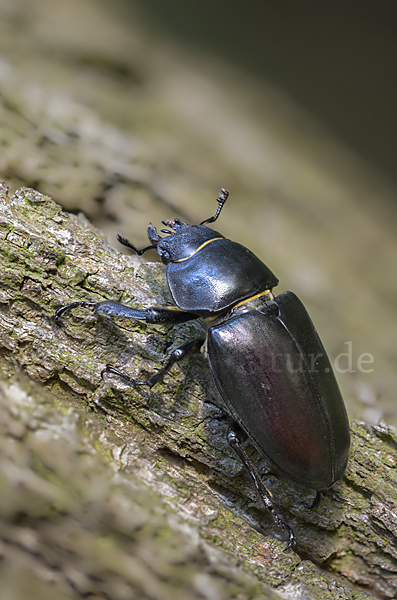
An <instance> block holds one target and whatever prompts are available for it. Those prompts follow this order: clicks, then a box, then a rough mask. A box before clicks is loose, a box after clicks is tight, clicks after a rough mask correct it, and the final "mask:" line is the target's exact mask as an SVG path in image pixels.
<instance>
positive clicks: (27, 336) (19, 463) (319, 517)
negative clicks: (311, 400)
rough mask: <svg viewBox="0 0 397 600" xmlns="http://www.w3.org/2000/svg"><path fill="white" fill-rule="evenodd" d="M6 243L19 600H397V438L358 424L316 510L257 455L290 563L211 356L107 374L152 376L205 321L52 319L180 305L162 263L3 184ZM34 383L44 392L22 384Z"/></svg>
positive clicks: (8, 398) (10, 568) (6, 453)
mask: <svg viewBox="0 0 397 600" xmlns="http://www.w3.org/2000/svg"><path fill="white" fill-rule="evenodd" d="M0 244H1V253H0V263H1V266H0V268H1V278H0V344H1V366H2V369H3V372H4V376H3V381H2V383H1V401H0V418H1V425H0V426H1V438H0V443H1V448H2V450H1V459H0V460H1V466H0V478H1V487H2V490H3V492H2V498H1V501H0V511H1V521H0V541H1V547H0V553H1V556H2V562H0V566H1V565H2V567H1V568H2V569H3V573H2V581H3V584H2V585H11V586H14V588H15V589H17V590H18V593H19V595H17V596H16V597H17V598H20V597H21V598H22V597H23V595H21V592H20V590H21V589H22V587H23V586H24V585H26V586H27V587H28V588H29V589H31V590H33V591H32V593H31V596H30V597H32V598H34V597H35V596H34V594H36V595H37V597H39V596H40V597H41V598H43V597H44V598H45V597H46V595H45V594H51V595H50V596H48V597H51V598H58V597H59V598H63V597H93V598H111V599H112V600H113V599H115V600H118V599H119V598H120V599H121V600H123V599H124V598H130V597H137V598H138V597H139V598H156V599H157V598H159V599H161V600H164V599H165V600H166V599H167V598H211V599H212V598H214V599H218V598H219V599H223V598H225V599H226V598H273V597H274V598H277V597H283V598H301V597H305V598H306V597H308V598H346V599H347V598H349V599H350V598H355V599H358V598H365V597H367V596H368V594H367V592H365V591H359V589H361V590H364V589H366V590H369V591H370V592H371V593H372V594H376V595H377V596H379V597H384V598H394V597H396V595H397V560H396V559H397V550H396V540H397V516H396V514H397V486H396V483H397V474H396V467H397V436H396V433H395V431H394V430H393V429H391V428H389V427H387V426H386V425H378V426H367V425H365V424H363V423H360V424H354V425H353V426H352V435H353V444H352V451H351V458H350V461H349V465H348V469H347V471H346V475H345V477H344V479H343V481H341V482H340V483H338V484H337V485H336V486H335V488H334V489H333V490H332V491H330V492H329V493H327V494H326V495H325V497H324V498H323V501H322V503H321V504H320V506H319V507H318V508H316V509H314V510H313V511H308V510H306V509H305V508H304V507H303V505H302V502H303V501H304V500H308V498H310V497H311V492H310V491H309V490H302V489H298V488H297V487H295V486H293V485H291V484H288V483H286V482H285V481H280V480H278V479H277V477H275V476H273V475H272V474H271V473H269V472H268V471H267V467H266V465H265V464H262V465H261V463H260V459H259V458H258V457H256V456H255V452H254V450H253V449H252V448H250V452H251V453H252V456H253V457H255V460H256V461H257V463H258V464H259V466H260V467H261V469H262V472H263V475H264V477H265V478H266V479H267V481H268V483H269V486H270V487H271V489H272V491H273V493H274V496H275V498H276V501H277V503H278V505H279V506H280V511H281V512H282V514H283V515H284V517H285V519H286V520H287V522H288V523H290V525H291V526H292V527H293V528H294V530H295V533H296V536H297V539H298V544H299V553H300V556H297V555H295V554H293V553H292V552H287V553H284V552H283V549H284V548H285V540H283V539H282V538H283V535H282V534H280V535H279V539H278V540H277V539H276V538H275V537H274V535H276V536H278V534H279V532H278V531H277V530H276V529H275V528H274V527H273V525H272V523H271V519H270V518H269V516H268V515H267V514H266V512H265V511H264V510H262V507H261V506H260V504H259V502H258V501H257V499H256V497H255V493H254V491H253V489H252V488H251V485H250V482H249V481H248V478H247V476H246V474H245V473H244V471H243V469H242V468H241V466H240V465H239V464H238V462H237V461H236V460H235V459H234V457H233V456H232V455H231V453H230V451H229V450H228V448H227V445H226V444H225V440H224V434H225V426H226V419H225V415H224V413H223V412H222V410H220V408H219V407H218V406H217V398H216V394H215V390H214V388H213V385H212V381H211V377H210V374H209V372H208V368H207V366H206V364H205V362H204V361H203V360H202V359H201V358H200V357H196V358H193V359H192V360H190V361H186V362H185V363H184V364H183V365H182V366H181V367H180V368H179V367H175V368H174V369H173V370H172V371H171V373H170V374H169V375H168V376H167V377H166V378H165V381H164V382H163V383H162V384H159V385H158V386H156V387H155V388H154V389H153V390H152V391H150V392H147V391H146V390H136V389H132V388H129V387H127V386H125V385H124V384H123V383H121V382H120V381H118V380H117V379H111V380H110V379H107V380H106V381H103V380H102V379H101V371H102V369H103V368H104V366H105V364H107V363H112V364H114V365H117V366H118V367H120V368H121V369H122V370H123V371H125V372H128V373H130V374H131V375H132V376H135V375H137V374H138V373H139V375H140V377H142V376H144V375H145V374H148V373H152V372H153V371H155V370H156V369H157V368H158V367H159V365H160V363H161V360H162V358H163V356H164V354H165V353H168V352H170V351H171V350H172V348H173V347H175V346H176V345H178V344H180V343H182V342H183V341H186V340H188V339H191V338H192V337H195V336H197V330H198V329H199V330H200V331H201V325H200V324H184V325H181V326H178V327H175V328H160V327H157V328H156V327H154V326H149V325H146V324H142V323H133V322H130V321H126V320H120V319H119V320H118V321H117V323H116V322H114V321H111V320H110V319H108V318H103V317H94V316H92V314H91V313H90V312H89V311H87V310H83V309H78V310H77V309H76V310H75V311H73V313H71V314H69V315H67V316H65V319H64V324H63V326H62V327H57V326H56V324H55V322H54V319H53V315H54V312H55V310H56V309H57V308H59V307H60V306H61V305H63V304H66V303H69V302H72V301H76V300H87V301H101V300H104V299H112V300H117V301H121V302H123V303H126V304H129V305H131V306H136V307H147V306H150V305H153V304H162V303H166V302H167V301H169V295H168V291H167V288H166V283H165V278H164V272H163V269H162V267H161V265H160V264H158V263H145V262H144V261H143V260H142V259H139V258H137V257H134V256H131V257H127V256H124V255H123V254H120V253H119V252H118V251H117V250H115V249H113V248H111V247H110V246H109V245H108V243H107V242H106V240H105V239H104V237H103V236H102V234H101V233H100V232H99V231H98V230H97V229H95V228H94V227H93V226H92V225H91V224H90V223H89V222H88V221H87V220H86V219H85V218H84V217H80V216H77V217H76V216H74V215H71V214H68V213H65V212H62V209H61V207H60V206H59V205H57V204H55V203H54V202H53V201H52V200H51V199H50V198H49V197H48V196H43V195H41V194H40V193H38V192H36V191H34V190H30V189H26V188H22V189H21V190H19V191H18V192H16V193H15V194H14V195H13V196H9V195H8V190H7V187H6V185H5V183H3V184H2V187H1V196H0ZM20 371H23V372H24V373H26V374H28V375H29V377H30V378H31V379H32V380H35V381H37V382H41V384H42V388H37V387H36V386H32V385H31V387H30V388H29V385H30V384H28V383H27V381H25V380H24V379H23V378H22V379H21V381H19V382H18V378H20V375H18V373H20ZM7 378H8V379H9V381H8V382H6V379H7ZM250 525H251V526H253V527H256V528H257V529H260V528H262V529H261V533H258V532H257V531H255V530H254V529H253V528H252V527H250ZM262 534H263V535H262ZM21 565H23V571H24V575H23V577H22V578H20V577H19V573H20V571H21ZM315 565H317V566H315ZM319 567H323V570H321V569H320V568H319ZM6 573H7V575H5V574H6ZM10 573H11V574H12V575H10ZM15 574H17V575H15ZM48 582H50V583H48ZM349 584H355V586H356V587H355V589H353V588H350V587H349ZM43 586H44V587H43ZM48 586H50V587H49V588H48ZM357 586H359V587H357ZM36 590H37V591H36ZM49 590H52V591H51V592H49ZM57 594H58V595H57ZM62 594H64V595H62Z"/></svg>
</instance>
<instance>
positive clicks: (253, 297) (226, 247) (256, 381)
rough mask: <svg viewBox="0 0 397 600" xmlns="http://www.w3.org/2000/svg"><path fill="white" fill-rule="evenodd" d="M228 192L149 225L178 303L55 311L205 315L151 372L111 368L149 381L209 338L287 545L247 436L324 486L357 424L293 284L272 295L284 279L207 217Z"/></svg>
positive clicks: (335, 473)
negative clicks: (184, 217)
mask: <svg viewBox="0 0 397 600" xmlns="http://www.w3.org/2000/svg"><path fill="white" fill-rule="evenodd" d="M228 196H229V192H228V191H227V190H225V189H223V188H222V189H221V191H220V193H219V195H218V198H217V200H218V209H217V211H216V214H215V215H214V216H213V217H210V218H209V219H206V220H205V221H202V223H200V224H199V225H188V224H187V223H184V222H183V221H180V220H179V219H173V220H171V221H170V220H165V221H163V224H164V225H165V226H166V227H168V228H169V229H162V230H161V232H162V233H165V234H166V237H161V236H160V235H159V234H158V233H157V230H156V228H155V227H153V226H152V225H151V224H149V226H148V238H149V241H150V245H149V246H147V247H146V248H143V249H141V250H138V249H137V248H135V246H133V244H131V243H130V242H129V241H128V240H126V239H125V238H123V237H121V236H118V239H119V241H120V242H121V243H122V244H123V245H125V246H127V247H129V248H132V249H133V250H134V251H135V252H136V253H137V254H140V255H141V254H143V253H144V252H146V250H149V249H150V248H155V249H157V252H158V253H159V255H160V258H161V260H162V262H163V263H164V264H166V265H167V282H168V286H169V289H170V292H171V295H172V298H173V301H174V303H175V305H173V306H168V307H152V308H148V309H146V310H138V309H135V308H130V307H129V306H124V305H122V304H119V303H117V302H111V301H106V302H100V303H95V302H73V303H72V304H68V305H66V306H62V307H61V308H59V309H58V310H57V312H56V314H55V320H56V322H57V323H58V324H60V318H61V315H63V313H65V311H68V310H70V309H72V308H76V307H78V306H82V307H86V308H91V309H93V310H94V312H95V313H98V312H101V313H105V314H106V315H109V316H117V317H127V318H131V319H137V320H143V321H146V322H147V323H155V324H164V325H170V324H177V323H183V322H185V321H189V320H191V319H198V318H202V319H204V322H205V323H206V325H207V336H206V338H205V339H197V340H193V341H190V342H188V343H186V344H184V345H183V346H181V347H180V348H177V349H176V350H174V352H173V353H172V354H171V356H170V357H169V358H168V361H167V362H166V363H165V365H164V366H163V368H162V369H160V370H159V371H158V372H157V373H155V374H154V375H153V376H152V377H150V378H149V379H148V380H147V381H136V380H135V379H133V378H131V377H129V376H128V375H125V374H124V373H120V372H119V371H118V370H117V369H115V368H114V367H113V366H111V365H107V366H106V368H105V369H104V371H103V373H102V374H104V373H106V372H108V373H113V374H115V375H118V376H120V377H122V378H123V379H124V380H125V381H127V382H128V383H130V384H132V385H147V386H149V387H150V388H151V387H152V386H153V385H155V384H156V383H157V382H159V381H161V379H162V378H163V376H164V374H165V373H166V372H167V371H168V370H169V369H170V368H171V367H172V365H173V364H175V363H176V362H178V361H180V360H181V359H183V358H184V357H185V356H187V355H188V354H189V353H191V352H198V351H200V349H201V348H202V347H203V345H204V347H205V354H206V356H207V358H208V361H209V364H210V368H211V372H212V375H213V377H214V380H215V383H216V387H217V388H218V391H219V393H220V395H221V397H222V399H223V402H224V405H225V408H226V411H227V412H228V414H229V415H230V417H231V418H232V419H233V424H232V425H231V426H230V428H229V429H228V432H227V442H228V443H229V445H230V447H231V448H232V449H233V450H234V452H235V453H236V455H237V456H238V457H239V459H240V460H241V461H242V463H243V465H244V466H245V468H246V469H247V471H248V473H249V475H250V477H251V479H252V481H253V483H254V485H255V487H256V490H257V492H258V494H259V496H260V498H261V499H262V501H263V503H264V505H265V506H266V508H267V509H269V510H270V511H271V513H272V514H273V517H274V520H275V521H276V523H277V524H278V525H280V526H281V527H282V528H283V529H285V530H286V531H287V532H288V535H289V541H288V545H287V548H286V549H288V548H290V547H292V548H293V549H296V541H295V535H294V532H293V531H292V529H291V528H290V527H289V525H288V524H287V523H285V521H284V520H283V519H282V518H281V517H280V516H279V515H278V514H277V513H276V512H275V509H274V506H273V501H272V497H271V494H270V492H269V490H268V489H267V488H266V487H265V485H264V483H263V481H262V480H261V477H260V475H259V473H258V471H257V469H256V467H255V466H254V464H253V463H252V461H251V460H250V458H249V457H248V455H247V453H246V451H245V450H244V447H243V441H244V440H245V438H246V437H247V436H248V437H249V438H250V439H251V440H252V442H253V443H254V444H255V446H256V448H257V450H258V451H259V453H260V454H262V455H264V456H265V457H266V458H267V459H268V460H269V461H270V463H271V464H272V465H273V466H274V467H275V468H276V469H277V470H278V471H279V472H280V474H282V475H283V476H285V477H286V478H288V479H291V480H293V481H295V482H297V483H299V484H302V485H303V486H305V487H306V488H312V489H313V490H315V491H316V496H315V500H314V502H313V504H312V505H311V506H310V507H307V508H313V507H314V506H315V505H316V504H318V501H319V499H320V494H321V492H322V491H324V490H327V489H328V488H329V487H331V486H332V485H333V484H334V483H335V481H337V480H338V479H340V478H341V477H342V475H343V473H344V471H345V468H346V464H347V460H348V454H349V446H350V433H349V424H348V419H347V414H346V409H345V406H344V403H343V399H342V396H341V394H340V391H339V388H338V384H337V382H336V379H335V376H334V374H333V371H332V367H331V364H330V362H329V359H328V357H327V354H326V352H325V350H324V347H323V345H322V343H321V340H320V338H319V336H318V334H317V332H316V330H315V328H314V325H313V323H312V321H311V319H310V317H309V315H308V314H307V312H306V309H305V308H304V306H303V304H302V303H301V301H300V300H299V299H298V298H297V296H295V294H293V293H292V292H284V293H282V294H280V295H279V296H274V295H273V293H272V290H273V288H274V287H275V286H276V285H277V284H278V279H277V278H276V277H275V276H274V275H273V273H272V272H271V271H270V269H268V267H267V266H266V265H264V264H263V263H262V262H261V261H260V260H259V259H258V258H257V257H256V256H255V255H254V254H253V253H252V252H251V251H250V250H248V249H247V248H245V247H244V246H242V245H240V244H238V243H236V242H232V241H231V240H228V239H226V238H225V237H224V236H223V235H222V234H220V233H218V232H217V231H214V230H213V229H210V228H208V227H206V223H213V222H215V221H216V220H217V218H218V216H219V214H220V212H221V210H222V207H223V205H224V204H225V202H226V200H227V198H228Z"/></svg>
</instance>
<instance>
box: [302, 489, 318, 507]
mask: <svg viewBox="0 0 397 600" xmlns="http://www.w3.org/2000/svg"><path fill="white" fill-rule="evenodd" d="M320 500H321V492H319V491H318V490H317V491H316V496H315V498H314V500H313V502H312V503H311V504H306V502H304V503H303V506H304V507H305V508H308V509H312V508H315V507H316V506H318V505H319V504H320Z"/></svg>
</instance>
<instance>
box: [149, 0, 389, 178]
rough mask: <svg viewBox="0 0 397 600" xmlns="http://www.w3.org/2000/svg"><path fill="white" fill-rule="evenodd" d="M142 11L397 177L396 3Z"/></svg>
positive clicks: (156, 3)
mask: <svg viewBox="0 0 397 600" xmlns="http://www.w3.org/2000/svg"><path fill="white" fill-rule="evenodd" d="M139 4H140V6H141V8H142V9H144V10H145V11H146V14H147V15H148V16H150V17H151V18H152V19H154V20H155V21H156V22H157V23H158V24H161V26H162V27H163V28H164V30H166V31H167V33H168V34H170V35H172V36H175V37H176V38H177V39H178V40H182V41H183V42H184V43H186V44H188V45H189V46H191V47H194V48H196V49H197V50H199V51H200V52H203V51H204V52H207V53H208V54H214V55H215V56H218V57H221V58H222V59H224V60H226V61H228V62H229V63H231V64H233V65H235V66H237V67H238V68H241V69H242V70H244V71H246V72H249V73H252V74H254V75H256V76H258V77H259V78H261V79H264V80H265V81H268V82H270V83H271V84H273V85H276V86H278V87H279V88H280V89H282V90H283V91H284V92H285V93H286V94H288V95H289V96H290V97H291V98H292V99H293V100H294V102H296V103H297V104H298V105H299V106H300V107H301V108H304V109H305V110H306V111H308V112H309V113H310V114H311V115H312V116H314V117H316V118H317V119H319V120H320V121H321V122H322V123H323V124H324V125H326V126H327V127H328V128H329V130H330V131H331V132H333V133H334V134H335V135H336V136H338V138H339V139H340V140H342V141H343V142H344V143H346V144H348V145H349V146H351V147H352V148H354V149H355V150H357V151H358V152H359V153H360V154H361V155H363V156H365V157H366V158H367V159H368V160H369V161H371V163H373V165H376V166H377V167H379V168H380V169H382V170H383V171H384V172H385V173H387V175H389V176H391V177H393V178H396V176H397V152H396V148H397V120H396V106H397V77H396V59H397V3H396V2H393V1H392V0H380V1H379V2H375V1H372V2H371V1H364V2H363V1H361V0H348V1H347V2H341V1H336V2H316V1H315V0H300V1H299V2H266V1H265V2H260V1H258V0H246V1H245V2H244V3H242V2H230V1H228V0H217V1H216V2H211V0H202V1H201V2H194V1H193V2H183V0H168V1H167V2H162V1H161V0H139Z"/></svg>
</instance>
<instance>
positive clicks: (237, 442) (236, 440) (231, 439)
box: [226, 425, 296, 552]
mask: <svg viewBox="0 0 397 600" xmlns="http://www.w3.org/2000/svg"><path fill="white" fill-rule="evenodd" d="M245 437H246V436H244V434H243V433H242V431H241V429H240V427H239V426H238V425H235V426H234V427H233V426H230V427H229V429H228V431H227V434H226V439H227V443H228V444H229V446H230V447H231V448H232V449H233V450H234V452H235V453H236V454H237V456H238V458H239V459H240V460H241V462H242V463H243V465H244V467H245V469H246V470H247V472H248V474H249V476H250V477H251V479H252V481H253V483H254V485H255V488H256V491H257V493H258V495H259V497H260V499H261V500H262V502H263V504H264V505H265V507H266V508H267V509H268V510H269V511H270V512H271V513H272V515H273V519H274V520H275V522H276V523H277V525H279V526H280V527H281V528H282V529H284V530H285V531H286V532H287V533H288V535H289V541H288V545H287V547H286V548H285V550H284V552H286V551H287V550H288V549H289V548H292V550H294V551H295V552H296V540H295V534H294V532H293V530H292V529H291V527H290V526H289V525H287V523H285V521H283V519H282V518H281V517H280V516H279V515H278V514H277V513H276V512H275V511H274V506H273V502H272V494H271V492H270V491H269V490H268V489H267V488H266V487H265V485H264V483H263V481H262V479H261V476H260V475H259V473H258V471H257V469H256V467H255V465H254V464H253V462H252V461H251V459H250V458H249V456H248V454H247V453H246V451H245V450H244V448H243V447H242V445H241V444H242V442H243V441H244V439H245Z"/></svg>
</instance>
